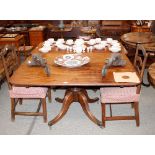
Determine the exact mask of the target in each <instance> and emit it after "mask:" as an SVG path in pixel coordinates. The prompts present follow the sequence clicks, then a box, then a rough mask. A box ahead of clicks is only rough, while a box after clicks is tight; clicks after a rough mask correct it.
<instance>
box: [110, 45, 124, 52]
mask: <svg viewBox="0 0 155 155" xmlns="http://www.w3.org/2000/svg"><path fill="white" fill-rule="evenodd" d="M109 50H110V51H111V52H113V53H116V52H120V51H121V48H120V47H116V46H111V47H109Z"/></svg>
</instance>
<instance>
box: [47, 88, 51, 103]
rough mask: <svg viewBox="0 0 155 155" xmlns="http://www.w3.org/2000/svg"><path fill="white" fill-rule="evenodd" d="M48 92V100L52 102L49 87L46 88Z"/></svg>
mask: <svg viewBox="0 0 155 155" xmlns="http://www.w3.org/2000/svg"><path fill="white" fill-rule="evenodd" d="M47 93H48V94H47V95H48V102H50V103H51V102H52V95H51V88H48V92H47Z"/></svg>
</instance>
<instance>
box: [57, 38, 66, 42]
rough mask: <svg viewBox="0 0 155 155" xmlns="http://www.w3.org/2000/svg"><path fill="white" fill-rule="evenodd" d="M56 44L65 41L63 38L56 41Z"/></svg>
mask: <svg viewBox="0 0 155 155" xmlns="http://www.w3.org/2000/svg"><path fill="white" fill-rule="evenodd" d="M57 42H59V43H64V42H65V40H64V39H63V38H61V39H58V40H57Z"/></svg>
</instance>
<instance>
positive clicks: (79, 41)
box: [75, 39, 84, 45]
mask: <svg viewBox="0 0 155 155" xmlns="http://www.w3.org/2000/svg"><path fill="white" fill-rule="evenodd" d="M83 44H84V40H83V39H76V40H75V45H83Z"/></svg>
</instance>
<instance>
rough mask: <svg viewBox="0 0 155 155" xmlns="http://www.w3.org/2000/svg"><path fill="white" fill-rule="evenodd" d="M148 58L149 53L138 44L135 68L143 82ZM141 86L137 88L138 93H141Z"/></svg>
mask: <svg viewBox="0 0 155 155" xmlns="http://www.w3.org/2000/svg"><path fill="white" fill-rule="evenodd" d="M147 58H148V53H147V52H146V50H145V48H144V47H143V45H141V44H137V48H136V53H135V58H134V67H135V69H136V71H137V73H138V75H139V77H140V80H141V82H142V81H143V76H144V70H145V66H146V61H147ZM140 89H141V85H139V86H138V87H137V93H139V92H140Z"/></svg>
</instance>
